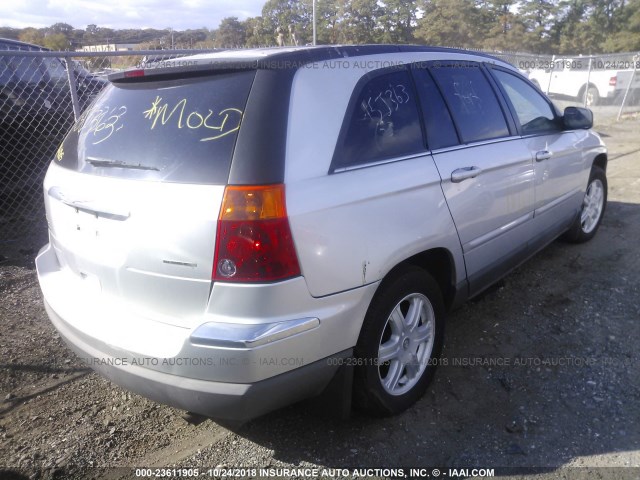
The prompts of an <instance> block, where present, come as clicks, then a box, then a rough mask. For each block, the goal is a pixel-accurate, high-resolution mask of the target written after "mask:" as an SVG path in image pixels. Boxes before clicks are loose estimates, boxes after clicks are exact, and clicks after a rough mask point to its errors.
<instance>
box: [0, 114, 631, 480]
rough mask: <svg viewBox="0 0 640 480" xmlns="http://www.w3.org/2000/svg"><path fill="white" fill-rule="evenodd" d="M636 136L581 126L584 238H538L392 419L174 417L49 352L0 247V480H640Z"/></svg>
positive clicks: (45, 330) (475, 307)
mask: <svg viewBox="0 0 640 480" xmlns="http://www.w3.org/2000/svg"><path fill="white" fill-rule="evenodd" d="M639 128H640V120H639V119H637V118H636V119H633V118H631V119H627V120H626V121H625V122H622V123H621V124H614V123H612V122H607V124H606V125H601V126H600V127H599V128H598V130H599V131H600V132H602V133H603V134H604V135H605V141H607V142H608V144H609V147H610V164H609V170H608V178H609V204H608V207H607V212H606V216H605V219H604V223H603V225H602V227H601V230H600V232H599V233H598V235H597V236H596V238H595V239H594V240H593V241H592V242H590V243H588V244H585V245H580V246H575V245H568V244H565V243H561V242H555V243H554V244H552V245H551V246H550V247H549V248H547V249H546V250H544V251H543V252H541V253H540V254H538V255H537V256H536V257H535V258H534V259H532V260H531V261H529V262H528V263H527V264H526V265H524V266H522V267H521V268H519V269H518V270H516V271H515V272H513V273H512V274H511V275H509V276H508V277H507V278H505V279H504V280H503V281H502V282H501V283H500V284H499V285H498V286H496V287H495V288H493V289H492V290H491V291H490V292H488V293H486V294H485V295H483V296H482V298H479V299H477V300H475V301H473V302H470V303H468V304H466V305H465V306H464V307H462V308H461V309H460V310H457V311H456V312H454V313H452V314H451V315H450V317H449V323H448V331H447V340H446V347H445V350H444V361H445V362H448V365H446V366H442V367H441V368H440V369H439V370H438V373H437V375H436V379H435V381H434V384H433V385H432V387H431V388H430V390H429V392H428V393H427V395H426V396H425V397H424V398H423V399H422V400H421V401H420V402H418V404H417V405H416V406H415V407H414V408H412V409H410V410H409V411H407V412H406V413H405V414H403V415H400V416H398V417H395V418H388V419H370V418H365V417H362V416H360V415H358V414H357V413H356V414H354V415H353V418H352V419H351V420H350V421H337V420H335V421H332V420H325V419H323V418H322V417H320V416H319V415H318V414H316V413H313V412H311V411H310V406H309V404H308V403H303V404H300V405H296V406H293V407H290V408H288V409H285V410H282V411H279V412H275V413H273V414H271V415H269V416H267V417H264V418H261V419H258V420H256V421H254V422H252V423H250V424H248V425H245V426H243V427H241V428H238V429H234V430H229V429H227V428H224V427H222V426H220V425H218V424H216V423H215V422H213V421H211V420H203V421H195V422H194V421H187V420H186V419H185V418H184V412H181V411H178V410H175V409H173V408H169V407H165V406H162V405H158V404H155V403H153V402H150V401H148V400H145V399H144V398H141V397H139V396H137V395H133V394H129V393H127V392H125V391H123V390H122V389H120V388H118V387H116V386H114V385H112V384H111V383H109V382H108V381H106V380H103V379H102V378H100V377H98V376H97V375H95V374H93V373H91V371H90V370H88V369H87V368H85V366H83V364H81V363H80V362H79V361H78V360H77V359H76V358H75V356H74V354H73V353H71V352H70V351H69V350H68V349H67V348H66V346H65V345H64V343H63V342H62V340H61V339H60V338H59V337H58V335H56V333H55V331H54V329H53V327H52V326H51V324H50V323H49V321H48V319H47V317H46V314H45V311H44V308H43V306H42V299H41V296H40V291H39V289H38V285H37V281H36V275H35V271H34V268H33V257H34V256H35V253H36V251H37V247H38V246H40V245H41V244H43V243H44V240H42V238H41V237H38V236H37V235H36V236H33V237H31V238H29V239H25V240H24V241H21V242H20V243H19V244H17V243H12V244H5V245H0V248H3V249H4V251H3V252H0V254H1V255H2V256H1V257H0V298H1V303H0V351H1V353H2V356H1V360H0V362H2V368H1V370H0V469H1V468H3V467H4V468H5V469H14V472H16V473H14V474H12V475H14V478H23V477H21V476H20V475H26V476H34V477H45V478H48V477H55V478H85V477H87V476H94V477H95V476H115V477H122V478H127V477H133V475H134V474H133V472H132V471H131V470H106V469H103V468H102V467H131V466H138V467H154V466H169V465H176V466H180V467H200V468H205V467H207V468H208V467H216V466H227V467H257V468H259V467H305V466H306V467H316V466H317V467H320V468H322V467H327V468H347V467H348V468H354V467H363V468H364V467H367V468H370V467H371V468H372V467H434V466H439V467H445V468H447V467H449V468H456V467H457V468H461V467H469V468H472V467H479V468H496V467H537V468H536V469H533V470H531V469H530V470H525V471H519V470H507V471H504V472H503V474H504V475H506V476H511V475H518V478H527V479H529V478H577V477H579V478H583V476H582V475H584V478H622V477H624V478H640V423H639V419H640V374H639V372H640V369H639V367H640V353H639V351H638V344H639V339H640V322H639V320H640V295H639V288H640V287H639V285H640V249H639V248H638V239H640V137H639V136H638V133H637V132H638V131H639ZM490 361H492V362H493V363H494V365H493V366H490V365H487V363H489V362H490ZM500 361H501V362H502V363H501V364H498V365H495V363H498V362H500ZM191 420H194V419H191ZM195 420H198V419H195ZM95 467H100V468H95ZM573 467H587V469H586V470H585V469H584V468H583V469H578V468H573ZM603 467H609V468H611V469H603ZM614 467H615V468H614ZM619 467H635V468H633V469H629V468H627V469H622V468H619ZM17 472H20V473H17ZM3 475H4V476H5V478H8V476H9V472H8V471H7V470H5V471H4V472H1V471H0V477H3Z"/></svg>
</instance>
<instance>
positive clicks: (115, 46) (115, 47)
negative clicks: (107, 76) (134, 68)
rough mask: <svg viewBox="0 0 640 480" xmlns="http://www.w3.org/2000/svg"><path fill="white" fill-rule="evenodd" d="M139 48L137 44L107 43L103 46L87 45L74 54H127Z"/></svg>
mask: <svg viewBox="0 0 640 480" xmlns="http://www.w3.org/2000/svg"><path fill="white" fill-rule="evenodd" d="M138 48H139V45H138V44H137V43H107V44H105V45H87V46H85V47H82V48H78V49H76V52H128V51H131V50H136V49H138Z"/></svg>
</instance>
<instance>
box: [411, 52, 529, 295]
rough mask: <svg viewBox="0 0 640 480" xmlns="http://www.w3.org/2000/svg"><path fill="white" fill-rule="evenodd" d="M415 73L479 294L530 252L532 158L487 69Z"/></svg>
mask: <svg viewBox="0 0 640 480" xmlns="http://www.w3.org/2000/svg"><path fill="white" fill-rule="evenodd" d="M414 71H415V75H416V81H417V84H418V89H419V93H420V96H421V102H422V109H423V113H424V115H425V124H426V129H427V139H428V143H429V148H430V149H431V151H432V154H433V158H434V160H435V163H436V165H437V167H438V170H439V172H440V176H441V178H442V189H443V192H444V195H445V198H446V200H447V204H448V206H449V209H450V211H451V215H452V216H453V220H454V222H455V224H456V227H457V230H458V235H459V237H460V243H461V244H462V249H463V252H464V258H465V264H466V268H467V277H468V279H469V285H470V293H471V294H473V293H476V292H477V291H479V290H481V289H482V288H484V287H485V286H486V285H487V284H489V283H490V282H492V281H494V280H495V279H497V278H498V277H499V276H501V275H502V274H503V273H505V272H506V271H507V270H508V269H509V268H511V267H513V266H514V265H516V264H517V263H518V262H519V261H520V260H521V259H523V258H524V257H525V256H526V254H527V239H528V236H529V235H530V223H531V219H532V217H533V200H534V170H533V162H532V159H531V154H530V152H529V150H528V149H527V148H526V146H525V145H524V143H523V142H522V140H521V139H520V138H519V137H517V136H515V135H514V133H515V129H514V125H513V122H512V119H511V118H510V117H509V115H505V113H506V112H505V106H504V105H503V104H501V103H500V102H499V100H498V98H497V97H496V94H495V92H494V88H493V87H492V85H491V82H490V79H489V78H488V76H487V74H486V72H485V71H484V69H483V68H482V66H481V65H480V64H478V63H473V62H456V63H443V62H440V63H437V64H435V63H434V64H431V65H430V66H429V67H428V68H417V69H414ZM441 94H442V95H441ZM443 99H444V101H443Z"/></svg>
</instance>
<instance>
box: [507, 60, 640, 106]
mask: <svg viewBox="0 0 640 480" xmlns="http://www.w3.org/2000/svg"><path fill="white" fill-rule="evenodd" d="M589 64H591V68H590V67H589ZM522 67H524V70H525V71H526V73H527V75H528V77H529V79H530V80H531V81H532V82H533V83H534V84H536V86H538V87H539V88H540V90H542V91H543V92H545V93H547V94H548V95H564V96H567V97H573V98H575V99H577V100H578V101H579V102H580V103H585V104H586V105H587V106H591V107H592V106H594V105H598V104H601V103H612V101H616V102H617V101H618V100H617V99H620V100H619V101H621V100H622V97H623V96H624V94H625V92H626V90H627V86H628V85H629V82H631V81H632V82H633V83H632V85H631V88H630V89H629V97H628V99H627V102H628V103H637V101H638V100H639V99H640V72H636V73H634V70H635V69H639V70H640V60H639V59H638V58H634V59H629V60H621V59H620V58H619V57H618V58H617V59H615V60H613V59H612V60H609V59H604V58H597V57H596V58H591V59H589V58H580V57H578V58H573V59H569V58H563V59H552V60H548V61H542V62H541V61H538V60H536V61H532V62H524V64H523V65H521V66H520V68H521V69H523V68H522Z"/></svg>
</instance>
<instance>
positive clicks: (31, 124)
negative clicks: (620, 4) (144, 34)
mask: <svg viewBox="0 0 640 480" xmlns="http://www.w3.org/2000/svg"><path fill="white" fill-rule="evenodd" d="M200 52H201V51H196V50H172V51H168V50H163V51H157V50H152V51H129V52H49V51H38V50H37V49H35V48H33V47H24V46H16V44H13V45H11V44H10V45H8V46H3V43H2V41H0V123H1V131H0V261H2V258H3V257H4V256H3V255H2V253H3V250H7V249H9V247H11V246H20V245H21V244H23V243H24V242H25V239H27V240H28V239H29V238H31V237H34V236H35V237H37V238H39V239H40V238H46V237H43V235H46V222H45V217H44V207H43V198H42V196H43V194H42V180H43V178H44V174H45V172H46V169H47V167H48V165H49V162H50V161H51V159H52V158H53V157H54V155H55V152H56V150H57V148H58V146H59V145H60V143H61V142H62V140H63V138H64V136H65V135H66V132H67V131H68V129H69V128H70V127H71V125H72V124H73V122H74V120H75V118H77V117H78V116H79V115H81V113H82V111H83V110H84V109H85V108H87V106H88V105H89V104H90V103H91V101H92V100H93V99H94V98H95V96H96V95H97V94H98V93H99V92H100V91H101V90H102V89H103V88H104V87H105V86H106V85H107V83H108V82H107V80H106V76H107V75H108V74H109V73H113V72H117V71H121V70H123V69H127V68H132V67H136V66H137V67H141V66H146V67H148V66H171V65H176V64H179V61H178V60H176V59H177V58H179V57H181V56H185V55H190V54H194V53H200ZM489 53H492V54H493V55H495V56H497V57H499V58H501V59H503V60H505V61H507V62H509V63H511V64H512V65H514V66H515V67H517V68H518V69H519V70H520V71H521V72H523V73H524V74H525V75H526V76H528V77H529V78H530V79H531V81H532V82H533V83H535V84H536V85H538V86H539V87H540V89H541V90H542V91H544V92H545V93H548V94H549V96H550V97H551V98H552V99H554V101H555V102H556V104H557V105H558V107H560V109H564V107H566V106H569V105H574V106H587V107H589V108H591V109H592V110H593V111H594V117H595V121H596V125H602V124H607V123H611V122H615V121H617V120H620V119H621V118H622V117H624V116H629V115H636V114H637V112H639V111H640V107H639V103H640V75H638V74H637V70H638V69H639V68H640V57H639V56H638V54H636V53H625V54H617V55H599V56H572V57H556V56H544V55H531V54H526V53H504V52H498V53H496V52H489Z"/></svg>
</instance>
